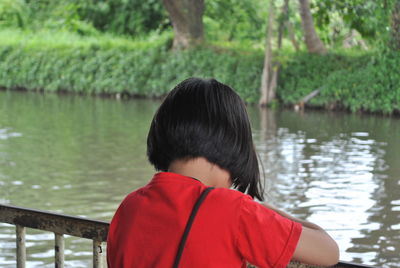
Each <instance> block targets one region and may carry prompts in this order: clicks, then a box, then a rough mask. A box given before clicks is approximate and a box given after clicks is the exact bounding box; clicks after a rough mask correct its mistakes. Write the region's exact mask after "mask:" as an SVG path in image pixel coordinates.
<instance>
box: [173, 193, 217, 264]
mask: <svg viewBox="0 0 400 268" xmlns="http://www.w3.org/2000/svg"><path fill="white" fill-rule="evenodd" d="M213 189H214V187H208V188H206V189H205V190H204V191H203V192H202V193H201V195H200V196H199V198H198V199H197V201H196V203H195V204H194V206H193V209H192V213H191V214H190V217H189V220H188V222H187V223H186V227H185V231H184V232H183V236H182V239H181V242H180V243H179V248H178V253H177V254H176V258H175V261H174V266H173V268H178V266H179V262H180V261H181V257H182V253H183V249H184V248H185V244H186V240H187V238H188V235H189V232H190V229H191V228H192V224H193V221H194V218H195V217H196V214H197V211H198V210H199V208H200V206H201V204H202V203H203V201H204V199H206V197H207V195H208V193H209V192H210V191H211V190H213Z"/></svg>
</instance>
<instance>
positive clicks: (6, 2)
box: [0, 0, 27, 28]
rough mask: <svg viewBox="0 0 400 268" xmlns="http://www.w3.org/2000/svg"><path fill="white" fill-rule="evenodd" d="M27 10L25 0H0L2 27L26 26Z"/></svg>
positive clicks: (0, 24) (0, 22)
mask: <svg viewBox="0 0 400 268" xmlns="http://www.w3.org/2000/svg"><path fill="white" fill-rule="evenodd" d="M26 16H27V10H26V6H25V2H24V0H0V27H1V28H5V27H19V28H24V27H25V26H26V21H25V20H26Z"/></svg>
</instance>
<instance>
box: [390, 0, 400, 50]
mask: <svg viewBox="0 0 400 268" xmlns="http://www.w3.org/2000/svg"><path fill="white" fill-rule="evenodd" d="M391 24H392V28H391V40H390V43H391V47H392V48H393V49H395V50H400V0H397V1H396V3H395V4H394V8H393V12H392V22H391Z"/></svg>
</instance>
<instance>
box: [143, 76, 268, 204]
mask: <svg viewBox="0 0 400 268" xmlns="http://www.w3.org/2000/svg"><path fill="white" fill-rule="evenodd" d="M147 155H148V158H149V161H150V163H151V164H153V165H154V167H155V168H156V169H157V170H160V171H168V168H169V165H170V164H171V162H172V161H174V160H177V159H192V158H196V157H204V158H206V159H207V160H208V161H209V162H211V163H213V164H216V165H218V166H219V167H221V168H223V169H226V170H228V171H229V173H230V175H231V179H232V182H233V186H234V187H235V188H237V189H238V190H239V191H241V192H247V193H248V194H249V195H251V196H253V197H256V198H258V199H260V200H263V195H262V186H261V182H260V172H259V167H258V159H257V155H256V152H255V149H254V145H253V139H252V135H251V128H250V122H249V118H248V116H247V112H246V107H245V104H244V103H243V101H242V100H241V99H240V97H239V96H238V95H237V94H236V93H235V92H234V90H233V89H231V88H230V87H229V86H227V85H224V84H222V83H220V82H218V81H217V80H215V79H210V80H205V79H199V78H189V79H187V80H185V81H183V82H181V83H180V84H178V85H177V86H176V87H175V88H174V89H173V90H172V91H171V92H170V93H169V94H168V96H167V97H166V99H165V100H164V102H163V103H162V104H161V106H160V108H159V109H158V111H157V113H156V114H155V116H154V118H153V121H152V123H151V126H150V131H149V135H148V137H147Z"/></svg>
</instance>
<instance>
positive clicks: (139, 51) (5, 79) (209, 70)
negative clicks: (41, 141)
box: [0, 32, 262, 102]
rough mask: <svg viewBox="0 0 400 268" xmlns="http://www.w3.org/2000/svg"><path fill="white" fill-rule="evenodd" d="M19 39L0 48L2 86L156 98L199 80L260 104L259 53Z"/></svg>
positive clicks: (107, 41)
mask: <svg viewBox="0 0 400 268" xmlns="http://www.w3.org/2000/svg"><path fill="white" fill-rule="evenodd" d="M38 35H39V36H38ZM48 35H50V36H51V37H50V36H48ZM57 35H59V36H57ZM10 36H12V34H10ZM21 36H24V37H21ZM21 36H19V35H15V34H14V37H13V38H11V40H10V39H9V40H8V42H5V44H4V45H0V86H3V87H6V88H26V89H31V90H36V89H38V90H39V89H40V90H45V91H64V90H66V91H72V92H80V93H95V94H102V93H110V94H115V93H128V94H130V95H134V96H148V97H159V96H162V95H164V94H165V93H167V92H168V91H169V90H170V89H171V88H172V87H173V86H174V85H175V84H177V83H178V82H179V81H181V80H183V79H185V78H187V77H190V76H199V77H215V78H217V79H219V80H221V81H224V82H226V83H228V84H230V85H231V86H232V87H234V88H236V89H237V91H238V93H239V94H240V95H241V96H242V97H243V99H245V100H246V101H247V102H255V101H257V99H258V95H259V94H258V85H259V77H260V73H261V70H262V54H259V53H258V54H257V53H253V54H250V55H247V54H244V53H242V52H241V51H235V50H227V51H217V50H216V49H214V48H206V47H203V48H197V49H194V50H191V51H180V52H171V51H169V48H168V47H167V44H168V43H169V40H170V38H171V37H170V35H166V36H164V37H163V36H162V37H160V38H159V40H158V41H157V40H156V41H151V42H150V41H147V42H146V41H132V40H127V39H126V40H122V39H120V40H118V39H114V38H113V37H106V36H103V37H102V38H98V39H93V38H90V37H88V38H83V37H79V38H77V37H76V36H75V35H71V34H67V35H66V36H64V35H62V34H61V33H59V34H55V33H53V35H51V34H49V33H45V34H43V35H42V36H40V34H38V33H35V38H32V39H31V38H30V37H29V36H27V35H26V34H25V33H22V32H21ZM0 37H1V34H0ZM58 37H59V38H58ZM51 38H52V39H51ZM47 39H51V40H52V41H50V40H48V42H46V40H47ZM60 40H61V41H60ZM96 40H97V41H96ZM160 40H161V41H160Z"/></svg>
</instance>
